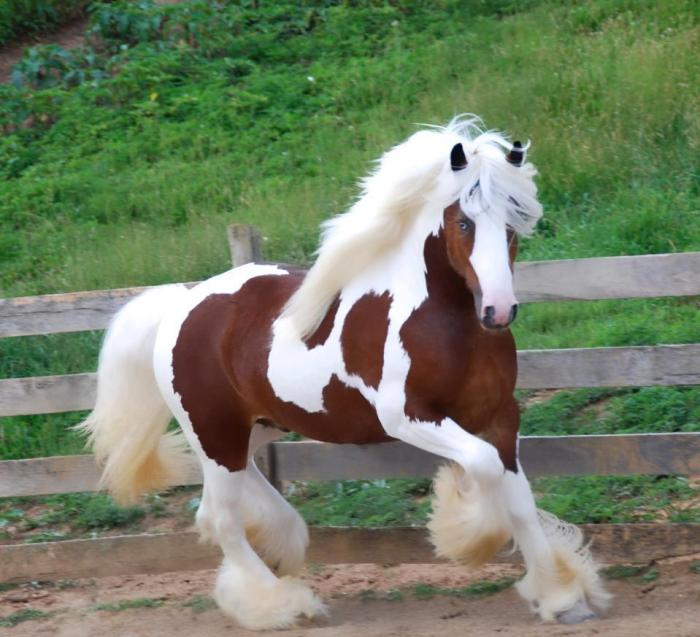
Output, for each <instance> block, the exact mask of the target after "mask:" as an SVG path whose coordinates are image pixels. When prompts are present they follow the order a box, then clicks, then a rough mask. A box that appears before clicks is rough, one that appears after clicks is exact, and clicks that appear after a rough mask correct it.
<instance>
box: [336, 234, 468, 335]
mask: <svg viewBox="0 0 700 637" xmlns="http://www.w3.org/2000/svg"><path fill="white" fill-rule="evenodd" d="M385 291H388V292H389V293H390V294H391V295H392V297H393V299H394V304H393V309H392V314H393V317H394V319H396V320H397V321H399V322H403V321H404V320H406V319H408V318H409V316H410V314H411V313H412V312H413V310H415V309H417V308H418V307H420V306H421V305H422V304H423V303H424V302H425V301H426V300H427V299H428V297H430V298H431V301H432V303H431V308H432V309H433V311H436V312H443V311H444V312H449V313H450V314H452V315H455V316H457V315H459V316H460V317H461V318H462V320H463V319H464V317H465V315H466V316H467V317H468V318H469V320H473V321H474V322H477V317H476V311H475V309H474V298H473V296H472V293H471V292H470V291H469V288H468V287H467V285H466V282H465V281H464V279H463V278H462V277H460V276H459V275H458V274H457V272H455V270H454V269H453V268H452V266H451V264H450V262H449V259H448V256H447V244H446V241H445V237H444V232H443V230H442V228H441V227H440V226H439V225H436V224H433V225H430V223H428V224H422V227H417V228H416V231H415V232H414V233H412V234H410V235H409V236H408V237H407V239H406V241H405V243H404V245H403V246H402V247H401V249H399V250H396V251H395V252H393V253H392V254H388V255H386V256H385V257H384V258H383V259H382V260H380V261H378V262H377V263H375V264H374V265H373V266H372V267H371V268H368V269H367V270H365V271H364V272H363V273H362V274H361V275H360V276H359V277H357V279H356V280H354V281H352V282H350V284H349V285H347V286H346V287H345V288H344V290H343V293H342V296H343V297H344V298H346V299H347V300H348V301H350V302H352V300H355V299H357V298H359V297H361V296H362V295H364V294H368V293H374V294H377V295H381V294H383V293H384V292H385ZM351 299H352V300H351Z"/></svg>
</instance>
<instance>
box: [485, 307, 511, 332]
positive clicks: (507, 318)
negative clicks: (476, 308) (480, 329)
mask: <svg viewBox="0 0 700 637" xmlns="http://www.w3.org/2000/svg"><path fill="white" fill-rule="evenodd" d="M517 315H518V304H517V303H514V304H513V305H511V307H510V311H509V312H508V314H505V313H504V312H502V313H500V314H497V313H496V308H495V307H494V306H493V305H488V306H486V307H485V308H484V315H483V316H482V317H481V324H482V325H483V326H484V327H485V328H486V329H489V330H502V329H505V328H506V327H508V326H509V325H510V324H511V323H512V322H513V321H514V320H515V317H516V316H517Z"/></svg>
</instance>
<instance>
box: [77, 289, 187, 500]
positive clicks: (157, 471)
mask: <svg viewBox="0 0 700 637" xmlns="http://www.w3.org/2000/svg"><path fill="white" fill-rule="evenodd" d="M186 294H188V291H187V289H186V288H185V287H184V286H182V285H169V286H164V287H159V288H155V289H153V290H149V291H147V292H144V293H143V294H141V295H140V296H138V297H136V298H135V299H134V300H133V301H131V302H129V303H128V304H127V305H125V306H124V307H123V308H122V309H121V310H120V311H119V312H118V313H117V314H116V315H115V317H114V318H113V319H112V322H111V324H110V326H109V329H108V330H107V334H106V336H105V339H104V343H103V344H102V350H101V351H100V360H99V365H98V368H97V401H96V403H95V408H94V409H93V411H92V413H91V414H90V415H89V416H88V418H87V419H86V420H85V421H84V422H83V423H81V424H80V425H78V429H79V430H81V431H82V432H84V433H85V434H87V435H88V445H89V446H91V447H92V448H93V450H94V452H95V456H96V459H97V461H98V463H99V464H101V465H102V466H103V472H102V478H101V479H100V487H101V488H107V489H109V491H110V492H111V493H112V495H113V496H114V498H115V499H116V500H117V501H119V502H122V503H126V502H132V501H134V500H135V499H136V498H137V497H138V496H140V495H141V494H143V493H145V492H146V491H150V490H156V489H160V488H164V487H166V486H168V485H170V484H173V483H175V482H177V481H178V480H179V479H181V478H183V477H185V475H186V473H187V471H188V469H189V458H188V456H189V454H188V451H187V447H186V444H185V440H184V437H183V436H182V434H181V433H179V432H170V433H167V434H166V433H165V430H166V428H167V426H168V423H169V422H170V419H171V417H172V414H171V412H170V410H169V409H168V407H167V406H166V404H165V401H164V400H163V397H162V395H161V393H160V390H159V389H158V385H157V383H156V378H155V374H154V369H153V348H154V344H155V339H156V333H157V331H158V326H159V325H160V322H161V320H162V319H163V317H164V316H165V315H166V313H167V312H168V311H169V310H170V309H171V308H173V307H174V306H175V305H176V304H177V303H178V302H179V301H180V300H182V299H183V297H184V296H185V295H186Z"/></svg>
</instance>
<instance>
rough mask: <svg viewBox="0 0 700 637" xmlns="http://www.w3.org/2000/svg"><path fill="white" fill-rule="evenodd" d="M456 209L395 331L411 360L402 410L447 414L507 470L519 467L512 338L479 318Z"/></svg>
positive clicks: (425, 415)
mask: <svg viewBox="0 0 700 637" xmlns="http://www.w3.org/2000/svg"><path fill="white" fill-rule="evenodd" d="M461 214H462V213H461V210H460V208H459V205H458V204H453V205H452V206H450V207H449V208H447V209H446V210H445V216H444V219H445V221H444V228H443V229H442V230H441V231H440V233H439V235H438V236H435V235H431V236H429V237H428V238H427V240H426V242H425V247H424V256H425V263H426V283H427V287H428V297H427V298H426V300H425V301H424V302H423V303H422V304H421V306H420V307H419V308H417V309H416V310H415V311H414V312H413V314H412V315H411V316H410V317H409V319H408V320H407V321H406V323H404V325H403V326H402V328H401V330H400V337H401V340H402V342H403V345H404V348H405V349H406V352H407V353H408V355H409V357H410V359H411V367H410V370H409V373H408V377H407V379H406V415H407V416H408V417H409V418H411V419H418V420H423V421H427V422H434V423H436V425H437V423H439V422H441V421H442V420H443V419H444V418H445V417H449V418H451V419H452V420H454V421H455V422H457V423H458V424H459V425H460V426H461V427H462V428H463V429H465V430H466V431H468V432H469V433H471V434H474V435H478V436H481V437H482V438H484V439H485V440H487V441H488V442H490V443H491V444H493V445H494V446H495V447H496V448H497V449H498V452H499V455H500V457H501V461H502V462H503V464H504V465H505V467H506V468H507V469H509V470H511V471H517V453H516V441H517V432H518V427H519V422H520V420H519V410H518V406H517V403H516V402H515V399H514V398H513V390H514V389H515V380H516V377H517V359H516V353H515V343H514V341H513V337H512V335H511V333H510V331H509V330H502V331H498V332H495V331H487V330H485V329H484V328H483V327H482V326H481V324H480V323H479V320H478V318H477V315H476V310H475V304H474V295H473V293H472V290H470V287H469V286H470V281H469V277H468V276H467V274H466V272H465V271H464V270H459V269H458V268H460V267H461V266H460V264H463V263H464V262H465V259H466V261H468V257H469V254H468V253H467V252H466V250H467V248H468V246H469V245H470V244H469V242H470V240H471V241H472V245H473V239H470V238H469V236H465V235H464V233H463V231H462V230H460V229H459V226H458V225H457V224H458V221H459V218H460V216H461ZM465 246H466V247H465ZM469 250H470V249H469ZM465 255H466V256H465Z"/></svg>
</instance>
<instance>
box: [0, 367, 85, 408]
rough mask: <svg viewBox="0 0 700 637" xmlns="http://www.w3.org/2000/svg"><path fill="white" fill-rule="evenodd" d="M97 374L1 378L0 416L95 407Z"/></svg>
mask: <svg viewBox="0 0 700 637" xmlns="http://www.w3.org/2000/svg"><path fill="white" fill-rule="evenodd" d="M96 390H97V376H96V375H95V374H92V373H88V374H65V375H63V376H32V377H30V378H6V379H2V380H0V416H27V415H30V414H52V413H61V412H65V411H81V410H83V409H92V407H93V406H94V404H95V395H96V394H95V392H96Z"/></svg>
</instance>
